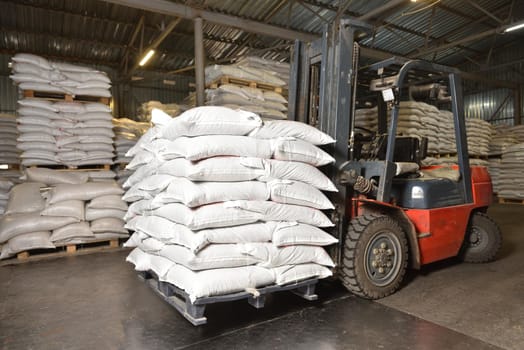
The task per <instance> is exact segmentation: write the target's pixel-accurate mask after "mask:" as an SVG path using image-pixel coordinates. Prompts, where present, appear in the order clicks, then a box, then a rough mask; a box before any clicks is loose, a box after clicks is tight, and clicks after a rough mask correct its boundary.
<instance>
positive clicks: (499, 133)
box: [488, 124, 519, 193]
mask: <svg viewBox="0 0 524 350" xmlns="http://www.w3.org/2000/svg"><path fill="white" fill-rule="evenodd" d="M517 143H519V141H518V139H517V138H516V137H515V135H514V134H513V133H512V132H511V129H510V127H509V126H508V125H504V124H501V125H497V126H495V127H494V128H493V137H492V138H491V143H490V144H489V153H488V155H489V159H488V163H489V165H488V171H489V175H490V176H491V183H492V184H493V192H494V193H498V192H500V167H501V162H502V154H503V153H504V152H505V151H506V149H507V148H508V147H511V146H513V145H515V144H517Z"/></svg>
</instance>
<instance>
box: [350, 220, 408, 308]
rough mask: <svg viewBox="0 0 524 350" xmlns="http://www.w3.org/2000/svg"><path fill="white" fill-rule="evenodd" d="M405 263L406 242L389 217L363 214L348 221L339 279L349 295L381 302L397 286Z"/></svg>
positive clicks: (406, 262) (398, 228) (406, 261)
mask: <svg viewBox="0 0 524 350" xmlns="http://www.w3.org/2000/svg"><path fill="white" fill-rule="evenodd" d="M407 264H408V242H407V239H406V235H405V233H404V231H403V230H402V228H401V227H400V225H399V224H398V223H397V222H396V221H395V220H394V219H392V218H391V217H389V216H386V215H379V214H366V215H362V216H358V217H356V218H354V219H353V220H351V222H350V224H349V228H348V233H347V236H346V241H345V245H344V263H343V266H342V271H341V277H342V278H341V279H342V283H343V284H344V286H345V287H346V288H347V289H348V290H349V291H350V292H352V293H354V294H356V295H358V296H360V297H363V298H366V299H380V298H383V297H386V296H388V295H390V294H393V293H394V292H396V291H397V290H398V288H399V287H400V285H401V283H402V280H403V279H404V275H405V274H406V268H407Z"/></svg>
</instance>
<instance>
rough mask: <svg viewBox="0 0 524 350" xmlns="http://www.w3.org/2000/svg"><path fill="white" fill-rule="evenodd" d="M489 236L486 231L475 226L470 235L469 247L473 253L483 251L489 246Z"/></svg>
mask: <svg viewBox="0 0 524 350" xmlns="http://www.w3.org/2000/svg"><path fill="white" fill-rule="evenodd" d="M488 240H489V235H488V232H487V231H486V230H484V229H483V228H482V227H479V226H473V227H472V228H471V233H470V235H469V247H468V249H469V250H470V251H472V252H476V251H483V250H484V249H486V247H487V246H488V243H489V242H488Z"/></svg>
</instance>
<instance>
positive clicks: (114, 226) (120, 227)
mask: <svg viewBox="0 0 524 350" xmlns="http://www.w3.org/2000/svg"><path fill="white" fill-rule="evenodd" d="M124 224H125V223H124V220H122V219H117V218H107V217H106V218H101V219H97V220H93V221H92V222H91V231H93V233H99V232H118V233H128V232H127V229H126V228H125V227H124Z"/></svg>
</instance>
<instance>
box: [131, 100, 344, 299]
mask: <svg viewBox="0 0 524 350" xmlns="http://www.w3.org/2000/svg"><path fill="white" fill-rule="evenodd" d="M153 122H154V124H155V126H154V127H153V128H152V129H150V130H149V131H148V132H147V133H146V134H145V135H144V136H143V137H142V138H141V139H140V141H139V142H138V143H137V145H136V146H135V147H134V148H133V149H131V150H130V152H129V156H133V157H134V158H133V161H132V162H131V163H130V164H129V167H130V168H132V169H135V170H136V171H135V173H134V174H133V175H132V176H131V177H130V178H129V179H128V181H127V183H126V184H125V187H128V188H129V189H128V190H127V192H126V193H125V195H124V197H123V198H124V199H125V200H127V201H129V202H133V203H132V204H131V205H130V206H129V209H128V211H127V214H126V221H127V225H126V227H128V228H129V229H131V230H133V231H135V233H134V234H133V235H132V236H131V238H130V239H129V241H128V242H127V243H126V246H129V247H136V248H135V249H134V250H133V251H132V252H131V254H130V255H129V256H128V258H127V260H128V261H130V262H131V263H133V264H134V265H135V269H136V270H139V271H146V270H150V271H153V272H154V273H155V274H156V275H157V276H158V278H159V280H161V281H166V282H169V283H172V284H174V285H175V286H177V287H179V288H181V289H183V290H185V291H186V292H187V293H188V294H189V295H190V297H191V300H195V299H196V298H200V297H206V296H211V295H221V294H227V293H232V292H238V291H243V290H245V289H248V288H257V287H261V286H266V285H272V284H278V285H284V284H288V283H294V282H297V281H300V280H305V279H309V278H323V277H327V276H329V275H331V271H330V269H329V267H332V266H333V261H332V260H331V258H330V257H329V255H328V254H327V253H326V251H325V250H324V248H322V246H325V245H329V244H332V243H335V242H336V239H335V238H334V237H332V236H331V235H329V234H328V233H326V232H325V231H323V230H322V229H321V227H329V226H332V225H333V224H332V223H331V221H330V220H329V219H328V218H327V217H326V215H325V214H324V213H323V212H322V211H321V210H322V209H331V208H333V206H332V204H331V202H330V201H329V200H328V199H327V198H326V196H325V195H324V194H323V193H322V192H321V190H327V191H334V190H336V188H335V187H334V185H333V184H332V183H331V181H330V180H329V179H328V178H327V177H326V176H325V175H324V174H322V172H320V171H319V170H318V169H317V168H316V166H321V165H324V164H327V163H330V162H332V161H333V158H332V157H330V156H329V155H328V154H327V153H325V152H323V151H322V150H320V148H318V147H317V146H315V145H322V144H326V143H331V142H333V140H332V139H331V138H330V137H329V136H327V135H325V134H323V133H321V132H320V131H318V130H317V129H315V128H313V127H311V126H308V125H306V124H301V123H297V122H290V121H272V122H266V123H263V122H262V120H261V119H260V117H259V116H257V115H255V114H253V113H250V112H245V111H234V110H231V109H228V108H224V107H199V108H194V109H191V110H189V111H187V112H185V113H183V114H182V115H180V116H179V117H177V118H175V119H171V118H165V117H164V118H156V117H154V118H153Z"/></svg>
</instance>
